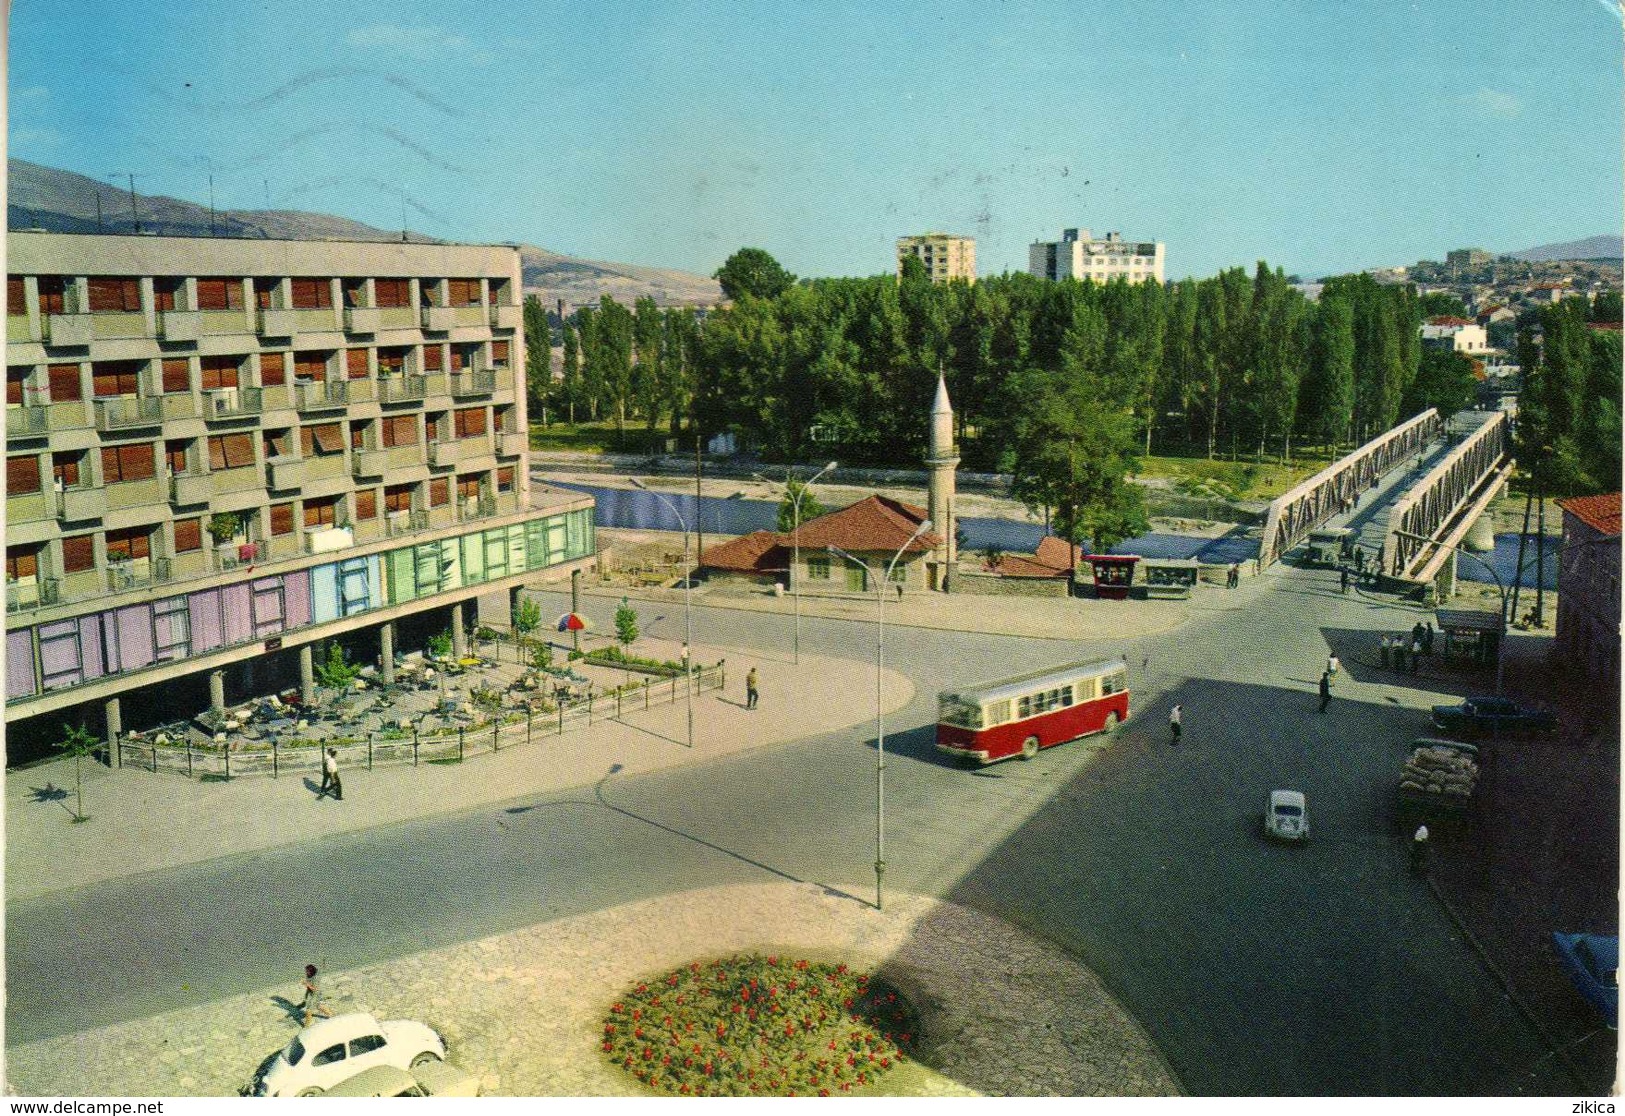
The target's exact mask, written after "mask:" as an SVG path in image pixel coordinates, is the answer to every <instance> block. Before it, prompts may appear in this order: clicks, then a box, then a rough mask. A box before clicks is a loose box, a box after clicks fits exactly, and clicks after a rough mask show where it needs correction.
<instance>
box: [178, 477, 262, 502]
mask: <svg viewBox="0 0 1625 1116" xmlns="http://www.w3.org/2000/svg"><path fill="white" fill-rule="evenodd" d="M244 471H247V470H244ZM218 476H220V474H219V473H173V474H171V475H170V478H169V502H170V503H171V504H180V505H182V506H187V505H191V504H207V503H208V502H209V497H210V496H212V495H214V492H215V485H214V481H215V478H216V477H218Z"/></svg>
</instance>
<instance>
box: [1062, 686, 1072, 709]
mask: <svg viewBox="0 0 1625 1116" xmlns="http://www.w3.org/2000/svg"><path fill="white" fill-rule="evenodd" d="M1061 704H1062V705H1071V704H1072V687H1071V686H1062V687H1061Z"/></svg>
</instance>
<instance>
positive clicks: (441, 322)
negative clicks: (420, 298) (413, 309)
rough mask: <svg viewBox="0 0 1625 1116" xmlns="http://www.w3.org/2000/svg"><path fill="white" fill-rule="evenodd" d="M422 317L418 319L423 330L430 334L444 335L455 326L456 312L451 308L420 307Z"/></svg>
mask: <svg viewBox="0 0 1625 1116" xmlns="http://www.w3.org/2000/svg"><path fill="white" fill-rule="evenodd" d="M420 309H421V311H422V316H421V318H420V319H419V321H420V322H421V324H422V326H423V328H424V329H426V330H428V331H429V332H430V333H446V332H448V331H449V330H450V329H451V328H452V327H453V326H455V325H456V324H457V310H456V308H455V307H452V306H424V307H420Z"/></svg>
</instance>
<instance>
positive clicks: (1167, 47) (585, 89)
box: [8, 0, 1625, 278]
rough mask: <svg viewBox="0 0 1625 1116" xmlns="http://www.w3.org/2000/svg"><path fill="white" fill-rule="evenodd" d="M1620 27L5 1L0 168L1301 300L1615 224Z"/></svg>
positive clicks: (1288, 10) (1026, 13) (1292, 11)
mask: <svg viewBox="0 0 1625 1116" xmlns="http://www.w3.org/2000/svg"><path fill="white" fill-rule="evenodd" d="M1621 37H1622V36H1621V16H1620V12H1619V9H1618V7H1617V6H1616V5H1614V4H1612V3H1610V0H1548V2H1547V3H1544V4H1538V5H1536V4H1527V3H1511V2H1506V3H1483V2H1480V3H1458V2H1455V0H1425V2H1421V3H1415V4H1410V3H1401V2H1398V0H1383V2H1351V0H1340V2H1336V3H1324V2H1321V0H1304V2H1301V3H1271V2H1268V0H1259V2H1251V3H1232V2H1229V0H1210V2H1207V3H1163V4H1150V3H1124V2H1122V0H1116V2H1104V3H1097V2H1089V0H1070V2H1068V0H1056V2H1053V3H1052V2H1039V0H1034V2H1028V3H1020V2H998V0H971V2H965V3H961V2H958V0H937V2H933V3H904V2H888V0H879V2H875V0H869V2H866V3H833V2H813V3H804V4H786V3H783V2H782V0H773V2H765V0H763V2H757V0H740V2H737V3H722V2H698V0H672V2H661V3H634V4H614V3H604V2H603V0H599V2H597V3H529V4H511V5H509V4H505V5H499V4H492V3H489V2H473V0H436V2H434V3H422V2H419V0H394V2H391V3H387V4H385V3H369V2H365V0H345V2H333V0H327V2H323V3H311V2H308V0H277V2H274V3H271V2H266V3H253V4H248V3H242V2H240V0H231V2H228V3H225V4H218V3H217V4H204V3H201V2H193V0H170V2H169V3H166V4H139V3H137V4H112V3H108V2H106V0H101V2H85V0H58V2H55V3H45V2H44V0H15V2H14V3H13V4H12V5H11V26H10V72H9V89H8V92H9V114H10V117H9V150H10V153H11V154H12V155H14V156H16V157H19V158H23V159H29V160H32V161H35V162H39V163H44V164H47V165H50V166H56V167H61V168H63V169H66V170H72V171H77V172H79V173H82V174H87V175H90V176H92V177H97V178H101V179H103V180H104V181H109V182H115V183H117V184H120V185H122V184H123V182H124V179H123V177H122V175H114V174H113V172H130V171H135V172H139V175H140V176H139V177H138V178H137V180H136V185H137V188H138V189H139V190H140V191H142V192H143V193H156V194H168V195H171V196H176V197H182V198H186V199H188V200H192V201H196V202H200V203H202V202H206V201H207V197H208V183H207V176H208V175H209V174H210V172H211V171H212V173H213V175H214V189H215V198H216V201H217V203H218V204H219V205H220V206H221V207H222V208H228V207H229V208H242V209H252V208H262V207H264V206H265V204H266V201H267V197H269V200H270V204H271V205H272V206H274V207H276V208H298V209H309V210H317V211H322V212H329V213H335V214H339V215H342V216H346V217H351V218H354V219H357V220H361V221H366V222H368V223H370V224H374V225H379V226H382V227H384V228H398V227H399V226H400V222H401V216H402V210H403V207H404V208H405V210H406V212H407V217H408V221H409V223H410V225H411V227H412V228H414V229H416V230H419V231H422V232H424V233H427V234H430V235H435V236H443V237H448V238H451V239H457V240H476V241H506V240H519V241H525V242H528V243H532V244H537V245H540V246H542V247H546V248H549V249H553V250H555V251H561V252H567V253H570V254H573V255H580V256H588V257H592V258H597V259H608V260H618V261H622V262H627V263H639V264H647V265H654V266H665V267H678V268H683V269H686V270H690V271H696V272H701V273H709V272H711V271H713V270H715V268H716V267H717V266H718V265H719V264H720V263H721V262H722V260H723V259H725V258H726V257H727V256H728V254H729V253H730V252H732V251H733V250H734V249H736V248H738V247H739V246H741V245H747V244H748V245H754V246H757V247H761V248H765V249H766V250H767V251H769V252H771V253H772V254H773V255H774V256H775V257H777V258H778V259H779V260H780V262H781V263H783V264H784V265H785V266H786V267H788V268H789V269H790V270H791V271H794V272H796V273H797V274H800V275H868V274H875V273H879V272H883V271H888V270H890V268H891V266H892V253H893V242H894V240H895V238H896V237H897V236H899V235H903V234H907V233H914V232H923V231H926V230H928V229H939V230H944V231H950V232H959V233H965V234H969V235H973V236H975V237H976V238H977V254H978V263H979V270H980V272H981V273H982V274H990V273H996V272H999V271H1002V270H1006V269H1010V270H1019V269H1021V268H1023V267H1024V266H1025V264H1026V255H1027V245H1028V244H1029V243H1030V242H1031V241H1033V240H1038V239H1056V238H1057V237H1058V235H1059V232H1060V230H1061V229H1062V228H1063V227H1069V226H1083V227H1087V228H1090V229H1092V230H1094V231H1096V232H1097V233H1101V232H1105V231H1107V230H1120V231H1122V232H1123V234H1124V235H1125V237H1127V238H1129V239H1149V238H1155V239H1159V240H1162V241H1164V242H1165V243H1166V244H1167V246H1168V249H1167V251H1168V273H1169V276H1170V277H1171V278H1172V277H1178V276H1183V275H1210V274H1212V273H1214V272H1215V271H1217V270H1218V269H1220V268H1222V267H1227V266H1232V265H1238V264H1239V265H1242V266H1247V267H1250V266H1251V265H1252V263H1253V262H1254V261H1255V260H1257V259H1261V258H1262V259H1267V260H1268V261H1270V263H1271V264H1279V265H1281V266H1283V267H1285V268H1286V269H1287V270H1288V271H1299V272H1302V273H1303V274H1304V275H1305V276H1309V275H1313V274H1321V273H1325V272H1329V271H1336V270H1346V269H1351V268H1356V267H1361V266H1368V265H1369V266H1374V265H1381V264H1394V263H1408V262H1411V261H1414V260H1416V259H1419V258H1434V259H1438V258H1442V257H1443V255H1444V253H1445V252H1446V251H1447V250H1448V249H1450V248H1454V247H1466V246H1481V247H1485V248H1489V249H1492V250H1513V249H1518V248H1524V247H1528V246H1531V245H1535V244H1541V243H1547V242H1551V241H1560V240H1570V239H1575V238H1578V237H1582V236H1590V235H1594V234H1598V233H1609V232H1618V231H1619V230H1620V228H1621V225H1622V217H1621V196H1622V192H1625V185H1622V181H1621V130H1622V121H1621V97H1622V79H1621V72H1622V71H1621V67H1622V61H1621Z"/></svg>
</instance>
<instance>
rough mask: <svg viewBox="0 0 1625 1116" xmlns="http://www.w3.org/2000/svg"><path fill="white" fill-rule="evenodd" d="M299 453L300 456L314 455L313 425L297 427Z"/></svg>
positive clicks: (314, 431) (314, 430) (314, 433)
mask: <svg viewBox="0 0 1625 1116" xmlns="http://www.w3.org/2000/svg"><path fill="white" fill-rule="evenodd" d="M299 455H300V456H301V457H314V456H315V455H316V428H315V427H314V426H301V427H300V428H299Z"/></svg>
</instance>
